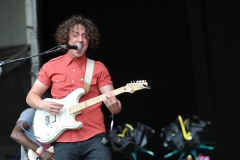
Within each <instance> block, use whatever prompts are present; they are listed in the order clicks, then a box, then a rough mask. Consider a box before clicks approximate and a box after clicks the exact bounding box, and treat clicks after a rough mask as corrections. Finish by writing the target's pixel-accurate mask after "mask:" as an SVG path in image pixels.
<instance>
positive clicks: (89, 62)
mask: <svg viewBox="0 0 240 160" xmlns="http://www.w3.org/2000/svg"><path fill="white" fill-rule="evenodd" d="M93 68H94V60H92V59H89V58H87V64H86V72H85V78H84V91H85V93H87V92H88V91H89V88H90V85H91V81H92V74H93Z"/></svg>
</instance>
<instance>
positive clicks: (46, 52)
mask: <svg viewBox="0 0 240 160" xmlns="http://www.w3.org/2000/svg"><path fill="white" fill-rule="evenodd" d="M61 49H63V48H62V46H56V47H53V48H52V49H49V50H47V51H45V52H42V53H40V54H37V55H33V56H29V57H25V58H18V59H14V60H6V61H0V76H1V73H2V66H3V65H6V64H9V63H13V62H18V61H22V62H23V61H25V60H27V59H29V58H32V57H36V56H40V55H44V54H48V53H52V52H56V51H59V50H61Z"/></svg>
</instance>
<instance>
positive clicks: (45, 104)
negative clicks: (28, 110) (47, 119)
mask: <svg viewBox="0 0 240 160" xmlns="http://www.w3.org/2000/svg"><path fill="white" fill-rule="evenodd" d="M48 88H49V87H48V86H46V85H44V84H43V83H41V82H40V81H39V80H38V79H37V80H36V81H35V82H34V84H33V86H32V88H31V90H30V91H29V92H28V95H27V97H26V102H27V104H28V105H29V106H31V107H32V108H34V109H44V110H45V111H47V112H48V113H52V114H57V113H58V112H59V111H60V109H62V107H63V104H58V103H55V102H50V101H44V100H42V96H43V94H44V93H45V92H46V91H47V89H48Z"/></svg>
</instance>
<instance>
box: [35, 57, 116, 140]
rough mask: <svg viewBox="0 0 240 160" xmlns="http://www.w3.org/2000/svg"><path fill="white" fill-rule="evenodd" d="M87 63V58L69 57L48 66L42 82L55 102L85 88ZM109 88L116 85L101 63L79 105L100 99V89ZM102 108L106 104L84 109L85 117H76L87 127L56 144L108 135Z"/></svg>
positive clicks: (43, 70)
mask: <svg viewBox="0 0 240 160" xmlns="http://www.w3.org/2000/svg"><path fill="white" fill-rule="evenodd" d="M86 62H87V57H86V56H85V55H83V56H82V57H80V58H78V59H73V58H72V57H71V56H70V54H69V53H66V54H65V55H63V56H59V57H57V58H54V59H52V60H50V61H48V62H47V63H45V64H44V65H43V67H42V68H41V70H40V72H39V76H38V80H39V81H41V82H42V83H43V84H44V85H46V86H51V95H52V98H53V99H62V98H64V97H66V96H67V95H68V94H69V93H71V92H72V91H74V90H75V89H77V88H84V82H83V80H84V77H85V70H86ZM108 84H112V80H111V76H110V74H109V72H108V70H107V68H106V67H105V66H104V64H102V63H101V62H99V61H95V62H94V71H93V76H92V82H91V86H90V89H89V92H88V93H87V94H85V95H82V96H81V97H80V101H79V102H83V101H86V100H88V99H90V98H93V97H96V96H99V95H100V92H99V90H98V89H99V88H100V87H103V86H105V85H108ZM101 106H102V102H99V103H97V104H94V105H92V106H90V107H87V108H85V109H83V110H82V113H81V114H78V115H77V116H76V120H77V121H80V122H82V123H83V126H82V127H81V128H80V129H78V130H67V131H65V132H63V133H62V134H61V135H60V136H59V137H58V139H57V140H56V142H77V141H83V140H87V139H89V138H91V137H92V136H94V135H96V134H98V133H102V132H106V130H105V125H104V117H103V114H102V111H101Z"/></svg>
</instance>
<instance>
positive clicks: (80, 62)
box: [66, 51, 87, 66]
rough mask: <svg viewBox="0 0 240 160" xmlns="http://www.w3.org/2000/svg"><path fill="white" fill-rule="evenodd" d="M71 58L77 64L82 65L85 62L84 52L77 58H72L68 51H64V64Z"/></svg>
mask: <svg viewBox="0 0 240 160" xmlns="http://www.w3.org/2000/svg"><path fill="white" fill-rule="evenodd" d="M73 60H75V61H76V62H77V63H78V65H79V66H82V65H83V64H85V63H86V60H87V56H86V54H84V55H82V56H81V57H79V58H72V56H71V55H70V53H69V51H68V52H67V53H66V65H69V64H70V63H71V62H72V61H73Z"/></svg>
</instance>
